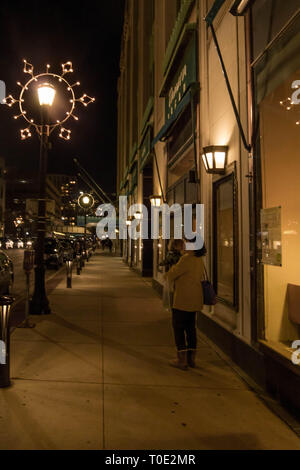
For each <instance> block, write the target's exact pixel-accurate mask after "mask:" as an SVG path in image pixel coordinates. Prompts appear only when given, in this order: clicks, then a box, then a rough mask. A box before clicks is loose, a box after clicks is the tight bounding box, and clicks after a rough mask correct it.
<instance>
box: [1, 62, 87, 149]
mask: <svg viewBox="0 0 300 470" xmlns="http://www.w3.org/2000/svg"><path fill="white" fill-rule="evenodd" d="M61 67H62V72H61V74H60V75H59V74H56V73H51V72H49V69H50V65H49V64H47V66H46V72H45V73H40V74H37V75H34V67H33V65H32V64H30V63H29V62H27V60H25V59H24V68H23V72H24V73H26V74H29V75H30V76H31V78H30V79H29V80H28V81H27V82H26V83H25V85H22V83H20V82H17V85H19V86H20V87H21V91H20V94H19V97H18V99H16V98H14V97H13V96H12V95H9V96H7V97H6V98H5V99H4V100H3V103H4V104H6V105H7V106H9V107H12V106H14V105H15V104H16V103H17V104H18V106H19V114H16V115H15V116H14V119H18V118H19V117H23V118H24V119H25V120H26V121H27V124H28V126H27V127H26V128H24V129H21V130H20V134H21V139H22V140H25V139H28V138H29V137H31V136H32V132H31V128H32V127H33V128H35V130H36V132H37V133H38V135H39V136H41V133H42V131H43V124H42V123H36V122H35V121H34V119H33V118H32V116H30V113H29V111H28V112H27V110H26V109H25V106H26V103H25V98H24V93H25V92H26V91H28V90H30V87H31V86H33V85H36V82H41V83H42V82H46V84H48V82H50V84H51V82H52V83H53V82H55V80H58V82H59V83H60V84H62V85H63V86H64V87H65V90H66V93H69V94H70V99H69V103H70V108H69V109H68V111H66V113H65V117H64V118H63V119H61V120H56V121H55V122H52V123H49V124H47V128H48V135H50V134H51V133H52V132H53V130H54V129H55V128H56V127H59V130H60V132H59V137H61V138H62V139H64V140H70V139H71V130H70V129H66V128H65V127H64V124H65V122H66V121H67V120H68V119H69V118H70V117H71V116H72V117H73V119H74V120H75V121H78V117H77V116H75V114H74V110H75V106H76V102H80V103H81V104H83V105H84V106H88V105H89V104H90V103H93V102H94V101H95V98H92V97H91V96H88V95H87V94H83V95H82V96H81V97H80V98H76V96H75V93H74V90H73V88H74V87H75V86H79V85H80V82H76V83H73V84H72V85H71V84H70V83H69V81H68V80H67V79H66V78H65V75H67V74H69V73H72V72H73V65H72V62H70V61H68V62H66V63H64V64H62V65H61ZM51 86H52V87H53V85H51Z"/></svg>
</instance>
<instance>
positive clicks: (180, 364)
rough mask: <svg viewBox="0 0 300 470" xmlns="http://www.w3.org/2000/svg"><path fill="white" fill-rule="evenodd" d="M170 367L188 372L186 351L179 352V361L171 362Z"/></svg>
mask: <svg viewBox="0 0 300 470" xmlns="http://www.w3.org/2000/svg"><path fill="white" fill-rule="evenodd" d="M170 366H173V367H177V368H178V369H181V370H187V368H188V366H187V355H186V351H177V359H174V360H173V361H171V362H170Z"/></svg>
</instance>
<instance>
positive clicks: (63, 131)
mask: <svg viewBox="0 0 300 470" xmlns="http://www.w3.org/2000/svg"><path fill="white" fill-rule="evenodd" d="M59 137H61V138H62V139H64V140H70V139H71V131H70V129H65V128H64V127H61V128H60V133H59Z"/></svg>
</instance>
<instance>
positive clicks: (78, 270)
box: [76, 255, 81, 276]
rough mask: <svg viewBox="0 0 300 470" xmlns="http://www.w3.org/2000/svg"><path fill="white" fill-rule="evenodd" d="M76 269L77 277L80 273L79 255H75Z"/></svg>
mask: <svg viewBox="0 0 300 470" xmlns="http://www.w3.org/2000/svg"><path fill="white" fill-rule="evenodd" d="M76 267H77V275H78V276H79V275H80V271H81V256H80V255H76Z"/></svg>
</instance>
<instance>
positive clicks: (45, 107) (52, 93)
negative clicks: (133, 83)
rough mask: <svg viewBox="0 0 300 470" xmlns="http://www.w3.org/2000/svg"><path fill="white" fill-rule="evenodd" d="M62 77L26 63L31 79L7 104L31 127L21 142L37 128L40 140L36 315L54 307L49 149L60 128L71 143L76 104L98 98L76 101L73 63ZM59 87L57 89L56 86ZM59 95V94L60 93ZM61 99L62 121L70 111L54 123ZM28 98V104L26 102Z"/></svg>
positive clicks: (32, 308) (33, 302)
mask: <svg viewBox="0 0 300 470" xmlns="http://www.w3.org/2000/svg"><path fill="white" fill-rule="evenodd" d="M61 67H62V72H61V74H55V73H50V72H49V68H50V65H47V67H46V72H45V73H40V74H38V75H34V73H33V70H34V67H33V65H32V64H30V63H29V62H27V61H26V60H25V59H24V69H23V71H24V73H26V74H29V75H30V76H31V78H30V79H29V80H28V81H27V82H26V83H25V85H22V84H21V83H20V82H17V84H18V85H19V86H20V87H21V92H20V95H19V98H18V99H15V98H14V97H13V96H12V95H9V96H8V97H6V98H5V99H4V100H3V102H4V103H5V104H6V105H7V106H9V107H12V106H13V105H14V104H16V103H18V105H19V110H20V114H18V115H16V116H14V118H15V119H18V118H19V117H21V116H22V117H23V118H24V119H25V120H26V121H27V124H28V127H26V128H25V129H21V131H20V132H21V139H22V140H25V139H27V138H29V137H31V135H32V134H31V128H32V127H33V128H35V130H36V132H37V134H38V136H39V138H40V168H39V199H38V216H37V241H36V246H35V251H36V252H35V264H36V267H35V284H34V293H33V297H32V300H31V303H30V313H31V314H33V315H42V314H49V313H51V311H50V306H49V301H48V298H47V295H46V289H45V266H44V245H45V234H46V175H47V157H48V148H49V142H48V140H49V136H50V134H51V133H52V132H53V130H54V129H56V127H59V128H60V133H59V137H61V138H62V139H64V140H70V138H71V130H70V129H66V128H65V127H63V124H64V123H65V122H66V121H67V120H68V119H69V118H70V117H71V116H72V117H73V119H75V120H76V121H77V120H78V117H77V116H75V115H74V110H75V105H76V102H80V103H81V104H83V105H84V106H87V105H88V104H90V103H92V102H94V101H95V98H91V97H90V96H88V95H86V94H83V95H82V96H81V97H80V98H76V97H75V93H74V90H73V88H74V87H75V86H78V85H80V83H79V82H76V83H74V84H73V85H70V83H69V82H68V81H67V80H66V78H65V75H66V74H68V73H72V72H73V68H72V62H70V61H69V62H66V63H65V64H62V66H61ZM54 84H55V86H54ZM30 90H31V91H32V93H31V99H30V100H29V101H31V103H30V102H29V107H28V109H29V110H30V111H29V112H27V110H26V109H25V101H26V102H27V96H28V92H29V91H30ZM58 92H59V93H58ZM65 95H67V96H68V95H69V99H68V100H67V103H70V104H68V105H66V100H65ZM33 96H35V97H37V98H38V102H39V105H40V118H38V119H39V123H36V122H35V120H34V118H33V117H32V115H31V113H32V112H34V111H32V110H33V109H34V106H33V105H34V101H36V98H35V100H33V99H32V97H33ZM55 97H57V101H58V102H59V103H58V104H59V106H57V108H56V110H55V111H56V112H57V114H58V116H59V117H60V114H61V110H62V109H66V106H67V110H66V111H65V115H63V116H62V117H60V119H55V120H54V119H53V118H52V117H51V119H50V116H49V111H50V108H51V107H52V105H53V102H54V99H55ZM25 98H26V100H25Z"/></svg>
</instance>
